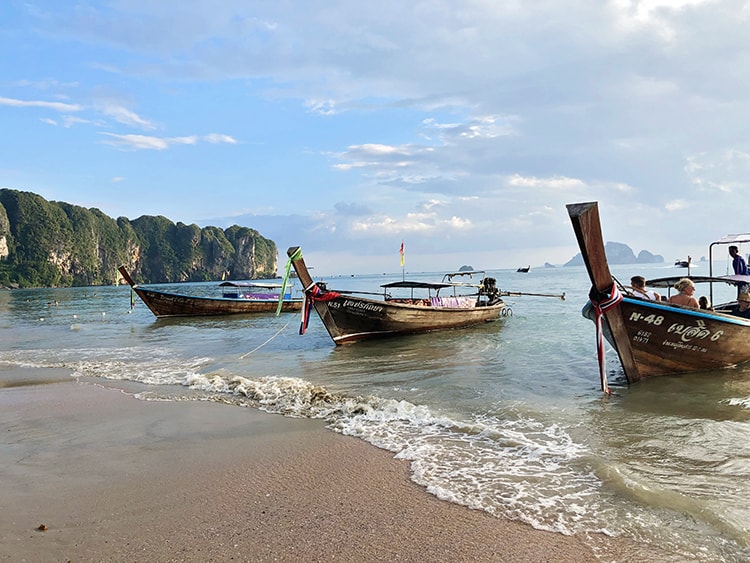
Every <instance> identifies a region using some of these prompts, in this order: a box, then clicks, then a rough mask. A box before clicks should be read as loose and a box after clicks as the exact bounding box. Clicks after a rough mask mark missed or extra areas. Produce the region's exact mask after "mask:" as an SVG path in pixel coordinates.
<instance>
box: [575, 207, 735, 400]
mask: <svg viewBox="0 0 750 563" xmlns="http://www.w3.org/2000/svg"><path fill="white" fill-rule="evenodd" d="M567 209H568V214H569V216H570V220H571V222H572V224H573V230H574V231H575V234H576V238H577V240H578V246H579V247H580V250H581V255H582V257H583V262H584V264H585V266H586V270H587V271H588V275H589V278H590V280H591V284H592V287H591V291H590V293H589V298H590V300H589V302H588V303H587V305H586V306H585V307H584V308H583V314H584V316H586V317H588V318H591V319H592V320H593V321H594V323H595V325H596V333H597V346H598V352H599V372H600V373H599V374H600V379H601V384H602V390H604V391H608V390H609V386H608V383H607V376H606V367H605V359H604V339H606V340H607V341H609V343H610V344H611V345H612V347H613V348H614V349H615V350H616V352H617V355H618V356H619V359H620V363H621V364H622V368H623V371H624V372H625V378H626V379H627V381H628V383H634V382H637V381H639V380H641V379H645V378H648V377H653V376H660V375H671V374H678V373H690V372H703V371H710V370H716V369H722V368H728V367H732V366H735V365H738V364H742V363H745V362H748V361H750V319H746V318H742V317H739V316H736V315H735V314H732V313H733V311H734V310H735V308H736V306H737V302H736V301H731V302H728V303H724V304H721V305H716V306H714V308H713V309H696V308H692V307H687V306H682V305H675V304H671V303H668V302H667V301H663V300H661V301H655V300H649V299H646V298H643V297H640V296H639V294H637V293H636V292H634V291H632V290H631V289H630V288H628V287H627V286H624V285H622V284H621V283H620V282H619V281H618V280H616V279H615V278H614V277H613V276H612V274H611V272H610V270H609V265H608V263H607V257H606V254H605V252H604V243H603V239H602V230H601V223H600V220H599V209H598V205H597V203H596V202H588V203H572V204H569V205H567ZM743 241H744V242H747V241H750V235H728V236H727V237H724V238H722V239H720V240H718V241H716V242H713V243H711V245H710V246H709V264H711V255H712V251H713V247H714V246H715V245H717V244H733V243H739V242H743ZM681 277H689V278H690V279H692V280H693V282H694V283H707V284H709V286H710V295H711V301H713V285H714V284H718V283H722V284H730V285H742V284H746V283H750V276H736V275H732V276H713V272H711V275H709V276H693V277H691V276H681ZM678 279H680V277H677V276H671V277H668V278H660V279H654V280H647V282H646V283H647V285H648V286H651V287H667V288H671V287H672V285H673V284H674V283H675V282H676V281H677V280H678Z"/></svg>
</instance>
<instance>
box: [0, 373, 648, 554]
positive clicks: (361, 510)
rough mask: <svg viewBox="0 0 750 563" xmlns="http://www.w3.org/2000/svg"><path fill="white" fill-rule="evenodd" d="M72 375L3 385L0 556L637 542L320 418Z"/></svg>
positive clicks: (567, 547)
mask: <svg viewBox="0 0 750 563" xmlns="http://www.w3.org/2000/svg"><path fill="white" fill-rule="evenodd" d="M63 376H64V374H60V378H59V381H58V380H57V379H55V378H52V379H50V378H47V379H46V380H45V381H44V382H40V381H39V380H38V378H37V379H32V380H28V381H27V380H23V378H20V379H19V378H16V381H17V382H19V381H20V383H18V384H17V385H16V386H12V387H8V386H5V387H3V386H0V429H1V430H0V431H1V432H2V441H1V442H0V481H1V483H0V486H2V495H1V496H0V559H4V560H8V561H149V562H152V561H393V560H398V561H467V562H468V561H513V562H532V561H533V562H541V561H550V562H552V561H554V562H572V561H575V562H587V561H626V560H632V557H633V556H634V555H635V553H636V552H637V551H639V550H640V548H638V546H632V545H629V544H628V543H626V542H623V541H621V540H614V539H611V538H607V537H605V536H598V535H593V536H590V537H577V536H564V535H561V534H554V533H549V532H544V531H539V530H535V529H533V528H531V527H530V526H527V525H525V524H522V523H519V522H514V521H510V520H507V519H505V518H498V517H495V516H492V515H490V514H487V513H485V512H481V511H476V510H471V509H468V508H465V507H462V506H458V505H455V504H451V503H448V502H444V501H440V500H438V499H437V498H435V497H434V496H432V495H430V494H428V493H427V492H426V491H425V490H424V489H423V488H422V487H420V486H418V485H416V484H415V483H413V482H411V481H410V480H409V465H408V462H405V461H401V460H395V459H393V454H391V453H390V452H387V451H383V450H379V449H377V448H375V447H373V446H371V445H369V444H366V443H365V442H362V441H360V440H358V439H355V438H350V437H346V436H341V435H338V434H335V433H333V432H331V431H329V430H326V429H325V428H324V425H323V423H322V422H320V421H311V420H299V419H290V418H284V417H282V416H279V415H270V414H265V413H262V412H259V411H256V410H254V409H249V408H242V407H236V406H229V405H224V404H215V403H209V402H148V401H142V400H138V399H136V398H134V397H133V396H131V395H129V394H127V393H124V392H123V391H120V390H118V389H113V388H105V387H101V386H99V385H94V384H90V383H80V382H76V381H75V380H72V379H70V378H69V377H67V376H64V377H63ZM66 378H67V379H66ZM40 528H42V529H40ZM634 549H635V550H636V551H633V550H634ZM651 555H653V553H652V554H651ZM652 560H654V559H652Z"/></svg>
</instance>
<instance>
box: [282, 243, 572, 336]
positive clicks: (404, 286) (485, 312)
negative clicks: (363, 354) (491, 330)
mask: <svg viewBox="0 0 750 563" xmlns="http://www.w3.org/2000/svg"><path fill="white" fill-rule="evenodd" d="M287 255H288V256H289V261H290V263H291V265H292V266H294V270H295V271H296V273H297V277H298V278H299V281H300V283H301V284H302V288H303V291H304V293H305V296H306V303H305V312H304V314H303V321H302V325H301V326H300V333H304V332H305V330H306V327H307V323H308V320H309V315H310V311H311V310H312V309H315V311H317V313H318V315H319V316H320V319H321V321H322V322H323V325H324V326H325V328H326V330H327V331H328V334H329V335H330V336H331V338H332V339H333V342H334V343H335V344H336V345H340V344H345V343H351V342H357V341H361V340H368V339H374V338H384V337H391V336H400V335H406V334H418V333H424V332H431V331H437V330H446V329H455V328H463V327H469V326H472V325H478V324H482V323H486V322H491V321H496V320H498V319H499V318H500V317H501V316H504V315H507V314H508V311H509V309H507V308H506V304H505V302H504V301H503V299H502V297H503V296H504V295H522V294H521V293H518V292H502V291H500V290H499V289H498V288H497V285H496V280H495V278H492V277H488V276H486V273H485V272H484V271H471V272H469V271H462V272H455V273H449V274H445V275H444V276H443V279H442V281H440V282H435V283H431V282H424V281H408V280H403V281H396V282H391V283H386V284H383V285H381V286H380V287H381V288H382V293H376V292H356V293H358V294H359V295H363V294H367V293H369V294H370V295H378V296H379V298H377V299H375V298H369V297H360V296H359V295H354V293H355V292H344V291H333V290H329V289H328V288H327V287H326V284H325V283H324V282H317V283H316V282H314V281H313V279H312V277H311V276H310V273H309V272H308V269H307V266H306V264H305V261H304V259H303V257H302V250H301V249H300V247H298V246H293V247H290V248H289V249H288V250H287ZM468 278H477V279H476V280H475V281H473V282H471V281H458V280H461V279H468ZM397 292H402V293H404V295H403V296H400V297H397V296H395V294H396V293H397ZM415 292H417V293H416V295H415ZM544 296H547V295H544ZM554 297H560V298H564V295H555V296H554Z"/></svg>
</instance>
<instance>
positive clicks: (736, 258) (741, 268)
mask: <svg viewBox="0 0 750 563" xmlns="http://www.w3.org/2000/svg"><path fill="white" fill-rule="evenodd" d="M729 256H731V257H732V268H734V274H735V275H737V276H746V275H747V263H746V262H745V259H744V258H743V257H742V255H741V254H740V250H739V248H737V247H736V246H734V245H732V246H730V247H729Z"/></svg>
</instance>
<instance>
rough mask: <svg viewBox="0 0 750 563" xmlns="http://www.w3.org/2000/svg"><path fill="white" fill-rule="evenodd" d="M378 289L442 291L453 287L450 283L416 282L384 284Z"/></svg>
mask: <svg viewBox="0 0 750 563" xmlns="http://www.w3.org/2000/svg"><path fill="white" fill-rule="evenodd" d="M380 287H385V288H388V289H392V288H406V289H443V288H444V287H453V284H450V283H431V282H418V281H396V282H391V283H386V284H383V285H381V286H380Z"/></svg>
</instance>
